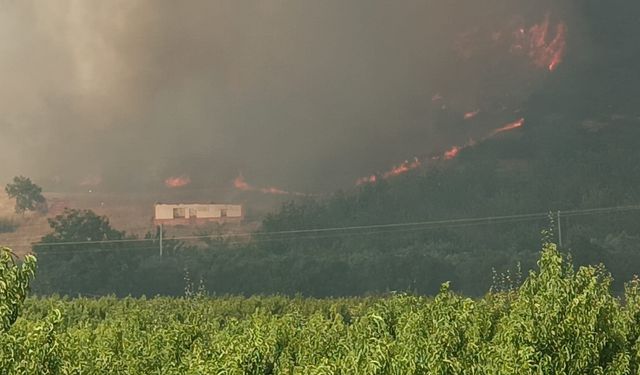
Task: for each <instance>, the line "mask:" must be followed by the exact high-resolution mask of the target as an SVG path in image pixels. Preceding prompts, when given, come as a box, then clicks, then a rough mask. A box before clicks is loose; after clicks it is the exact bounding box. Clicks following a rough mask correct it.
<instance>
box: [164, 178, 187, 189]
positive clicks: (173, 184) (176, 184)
mask: <svg viewBox="0 0 640 375" xmlns="http://www.w3.org/2000/svg"><path fill="white" fill-rule="evenodd" d="M190 183H191V178H189V176H179V177H169V178H167V179H166V180H164V184H165V186H166V187H168V188H172V189H174V188H180V187H184V186H187V185H189V184H190Z"/></svg>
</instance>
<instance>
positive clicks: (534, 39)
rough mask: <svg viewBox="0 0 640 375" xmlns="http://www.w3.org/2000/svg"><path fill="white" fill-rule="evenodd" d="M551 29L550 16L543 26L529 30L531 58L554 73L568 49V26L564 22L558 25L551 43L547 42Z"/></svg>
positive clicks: (536, 26) (539, 25) (535, 26)
mask: <svg viewBox="0 0 640 375" xmlns="http://www.w3.org/2000/svg"><path fill="white" fill-rule="evenodd" d="M549 28H550V25H549V15H548V14H547V16H546V17H545V19H544V21H543V22H542V23H541V24H538V25H534V26H533V27H531V29H530V30H529V34H530V48H529V56H531V58H532V59H533V61H534V63H535V64H536V65H538V66H541V67H547V68H548V69H549V71H554V70H555V69H556V68H557V67H558V65H559V64H560V63H561V62H562V58H563V56H564V51H565V49H566V33H567V25H566V24H564V22H561V23H559V24H557V25H556V33H555V37H554V38H553V39H552V40H551V41H550V42H547V39H548V35H549Z"/></svg>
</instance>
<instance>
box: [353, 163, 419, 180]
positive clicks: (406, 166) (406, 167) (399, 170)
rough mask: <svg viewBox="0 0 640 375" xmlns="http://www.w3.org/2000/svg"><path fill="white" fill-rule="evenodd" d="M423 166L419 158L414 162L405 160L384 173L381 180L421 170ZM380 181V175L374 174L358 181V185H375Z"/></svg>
mask: <svg viewBox="0 0 640 375" xmlns="http://www.w3.org/2000/svg"><path fill="white" fill-rule="evenodd" d="M421 165H422V162H420V160H419V159H418V158H413V161H409V160H405V161H404V162H403V163H402V164H400V165H397V166H394V167H393V168H391V169H390V170H388V171H386V172H384V173H382V174H381V175H380V178H382V179H385V180H386V179H388V178H391V177H395V176H399V175H401V174H404V173H407V172H409V171H410V170H413V169H416V168H419V167H420V166H421ZM377 180H378V175H375V174H372V175H371V176H367V177H361V178H359V179H357V180H356V185H362V184H367V183H374V182H376V181H377Z"/></svg>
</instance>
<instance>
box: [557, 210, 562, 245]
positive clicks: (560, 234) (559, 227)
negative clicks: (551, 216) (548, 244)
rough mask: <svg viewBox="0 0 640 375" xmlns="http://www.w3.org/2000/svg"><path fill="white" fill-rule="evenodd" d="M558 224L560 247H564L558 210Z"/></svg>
mask: <svg viewBox="0 0 640 375" xmlns="http://www.w3.org/2000/svg"><path fill="white" fill-rule="evenodd" d="M556 221H557V222H558V246H559V247H562V224H561V223H560V210H558V218H557V219H556Z"/></svg>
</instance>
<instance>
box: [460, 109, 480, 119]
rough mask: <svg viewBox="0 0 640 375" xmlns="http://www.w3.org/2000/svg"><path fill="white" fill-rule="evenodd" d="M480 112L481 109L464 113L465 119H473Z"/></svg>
mask: <svg viewBox="0 0 640 375" xmlns="http://www.w3.org/2000/svg"><path fill="white" fill-rule="evenodd" d="M479 113H480V110H479V109H477V110H475V111H471V112H467V113H465V114H464V119H465V120H471V119H472V118H474V117H476V116H477V115H478V114H479Z"/></svg>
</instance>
